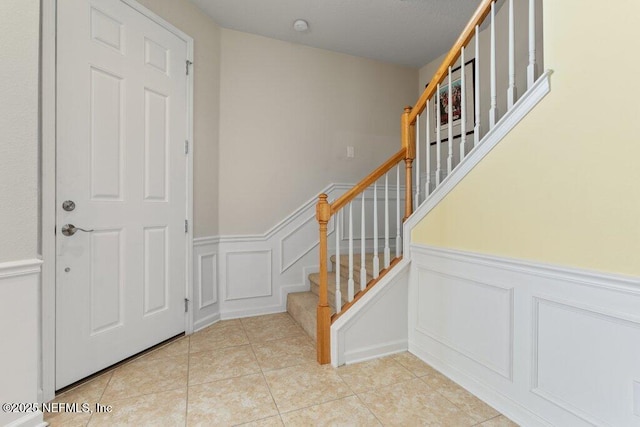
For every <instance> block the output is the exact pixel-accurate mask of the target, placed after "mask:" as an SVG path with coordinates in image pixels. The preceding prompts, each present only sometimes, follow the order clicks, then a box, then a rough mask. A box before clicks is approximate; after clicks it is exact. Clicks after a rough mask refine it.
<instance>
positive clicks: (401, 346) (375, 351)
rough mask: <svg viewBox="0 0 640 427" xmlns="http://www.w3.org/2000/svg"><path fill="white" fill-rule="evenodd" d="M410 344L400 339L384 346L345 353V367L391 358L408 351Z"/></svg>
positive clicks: (374, 346) (379, 345)
mask: <svg viewBox="0 0 640 427" xmlns="http://www.w3.org/2000/svg"><path fill="white" fill-rule="evenodd" d="M408 345H409V343H408V341H407V340H406V339H400V340H396V341H391V342H387V343H383V344H378V345H373V346H369V347H364V348H359V349H357V350H354V351H350V352H345V354H344V361H345V365H350V364H353V363H360V362H366V361H367V360H372V359H379V358H381V357H385V356H390V355H392V354H397V353H402V352H404V351H407V349H408V348H409V347H408Z"/></svg>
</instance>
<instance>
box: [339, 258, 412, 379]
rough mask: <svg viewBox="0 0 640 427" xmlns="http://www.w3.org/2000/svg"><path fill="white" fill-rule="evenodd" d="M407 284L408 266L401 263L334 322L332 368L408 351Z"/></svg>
mask: <svg viewBox="0 0 640 427" xmlns="http://www.w3.org/2000/svg"><path fill="white" fill-rule="evenodd" d="M408 282H409V263H408V262H407V261H404V260H402V261H400V262H399V263H398V264H397V265H396V266H395V267H394V268H393V269H392V270H391V271H389V273H387V274H386V275H385V276H384V277H383V278H382V279H381V280H380V281H379V282H378V283H376V285H375V286H374V287H373V288H372V289H371V290H369V291H368V292H367V293H366V294H364V295H363V297H362V298H360V299H359V300H358V301H357V302H356V303H355V304H354V305H353V306H352V307H351V308H350V309H349V310H348V311H347V312H346V313H344V314H343V315H342V316H340V317H339V318H338V319H337V320H336V321H335V322H333V324H332V325H331V364H332V365H333V366H335V367H337V366H341V365H343V364H345V363H355V362H357V361H363V360H369V359H374V358H377V357H382V356H386V355H388V354H391V353H397V352H400V351H404V350H406V349H407V342H408V337H407V306H408V293H407V292H408Z"/></svg>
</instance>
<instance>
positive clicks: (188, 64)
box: [186, 59, 193, 76]
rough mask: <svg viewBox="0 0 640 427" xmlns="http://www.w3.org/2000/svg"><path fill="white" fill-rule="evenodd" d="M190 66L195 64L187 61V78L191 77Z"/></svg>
mask: <svg viewBox="0 0 640 427" xmlns="http://www.w3.org/2000/svg"><path fill="white" fill-rule="evenodd" d="M190 65H193V62H191V61H189V60H188V59H187V67H186V68H187V76H188V75H189V66H190Z"/></svg>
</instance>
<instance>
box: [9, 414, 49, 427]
mask: <svg viewBox="0 0 640 427" xmlns="http://www.w3.org/2000/svg"><path fill="white" fill-rule="evenodd" d="M43 417H44V414H43V413H42V411H35V412H31V413H29V414H27V415H24V416H22V417H20V418H18V419H17V420H15V421H12V422H11V423H9V424H7V425H6V426H5V427H45V426H48V425H49V423H46V422H44V420H43Z"/></svg>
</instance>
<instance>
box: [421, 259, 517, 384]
mask: <svg viewBox="0 0 640 427" xmlns="http://www.w3.org/2000/svg"><path fill="white" fill-rule="evenodd" d="M417 274H418V281H419V282H420V283H424V284H426V286H420V287H419V288H418V289H417V292H418V305H419V307H421V310H420V311H419V312H418V320H417V324H416V330H417V331H419V332H420V333H422V334H424V335H426V336H428V337H430V338H431V339H433V340H435V341H437V342H439V343H441V344H442V345H445V346H447V347H449V348H451V349H452V350H455V351H457V352H458V353H460V354H463V355H465V356H467V357H469V358H472V359H474V360H476V361H477V362H478V363H480V364H482V365H483V366H485V367H486V368H487V369H490V370H492V371H494V372H496V373H497V374H499V375H502V376H503V377H505V378H506V379H508V380H511V377H512V373H511V360H512V353H513V321H512V319H513V289H508V288H503V287H501V286H495V285H492V284H489V283H483V282H479V281H472V280H468V279H464V278H461V277H458V276H455V275H451V274H442V273H436V272H433V271H429V270H426V269H420V270H419V271H418V273H417ZM444 318H446V319H447V322H441V321H440V319H444Z"/></svg>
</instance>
